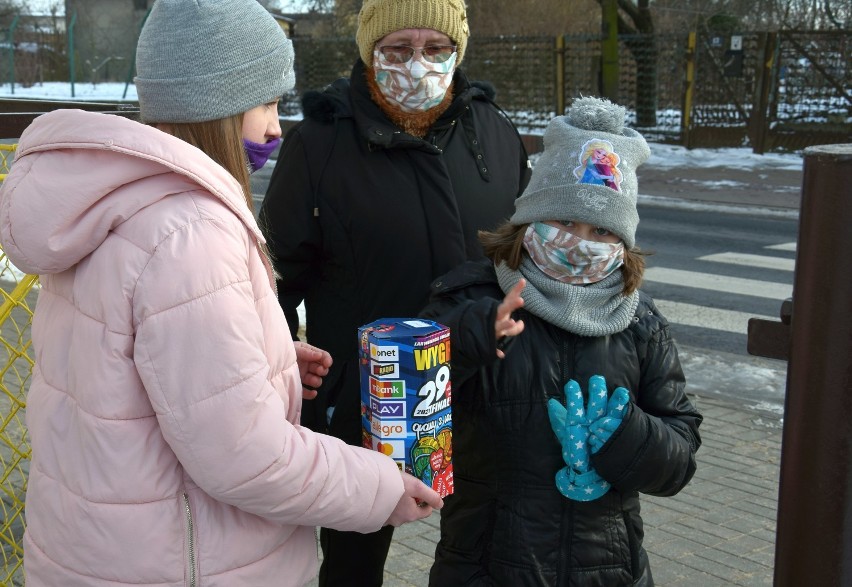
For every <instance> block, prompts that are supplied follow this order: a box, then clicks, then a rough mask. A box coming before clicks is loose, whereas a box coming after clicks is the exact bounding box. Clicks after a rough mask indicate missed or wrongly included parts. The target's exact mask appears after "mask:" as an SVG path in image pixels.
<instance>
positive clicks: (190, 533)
mask: <svg viewBox="0 0 852 587" xmlns="http://www.w3.org/2000/svg"><path fill="white" fill-rule="evenodd" d="M182 497H183V510H184V516H185V518H186V552H187V556H188V557H189V561H188V563H189V587H196V579H195V528H194V526H193V523H192V509H190V507H189V496H188V495H187V494H186V492H185V491H184V492H183V494H182Z"/></svg>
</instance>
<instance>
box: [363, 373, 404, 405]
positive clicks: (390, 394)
mask: <svg viewBox="0 0 852 587" xmlns="http://www.w3.org/2000/svg"><path fill="white" fill-rule="evenodd" d="M370 395H372V396H374V397H377V398H379V399H402V400H404V399H405V381H402V380H397V381H379V380H378V379H374V378H372V377H370Z"/></svg>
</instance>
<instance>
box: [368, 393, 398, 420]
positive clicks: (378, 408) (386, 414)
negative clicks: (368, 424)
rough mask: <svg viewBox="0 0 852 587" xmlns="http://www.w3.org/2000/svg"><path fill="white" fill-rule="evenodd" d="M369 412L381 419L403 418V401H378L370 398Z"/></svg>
mask: <svg viewBox="0 0 852 587" xmlns="http://www.w3.org/2000/svg"><path fill="white" fill-rule="evenodd" d="M370 411H371V412H373V413H374V414H376V415H377V416H379V417H381V418H405V401H399V402H389V401H379V400H377V399H376V398H374V397H371V398H370Z"/></svg>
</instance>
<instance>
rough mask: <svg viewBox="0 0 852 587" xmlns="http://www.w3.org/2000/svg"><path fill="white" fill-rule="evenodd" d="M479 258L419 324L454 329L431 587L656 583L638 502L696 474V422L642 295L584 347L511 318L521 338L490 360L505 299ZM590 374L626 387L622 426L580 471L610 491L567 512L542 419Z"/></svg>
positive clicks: (548, 328) (540, 325)
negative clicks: (449, 487)
mask: <svg viewBox="0 0 852 587" xmlns="http://www.w3.org/2000/svg"><path fill="white" fill-rule="evenodd" d="M503 295H504V294H503V292H502V291H501V289H500V287H499V285H498V283H497V280H496V275H495V272H494V268H493V265H492V264H491V262H489V261H484V262H479V263H467V264H465V265H463V266H461V267H459V268H458V269H456V270H454V271H453V272H450V273H449V274H447V275H445V276H443V277H442V278H440V279H439V280H437V281H436V282H435V284H434V285H433V297H432V302H431V303H430V304H429V306H427V308H426V309H425V310H424V312H423V316H424V317H428V318H431V319H434V320H437V321H439V322H441V323H443V324H445V325H447V326H449V327H450V328H451V348H452V357H451V365H452V409H453V411H452V413H453V443H452V444H453V462H454V464H453V467H454V477H455V492H454V494H453V495H450V496H448V497H447V498H446V499H445V505H444V508H443V509H442V510H441V538H440V542H439V544H438V547H437V550H436V556H435V563H434V566H433V567H432V570H431V576H430V585H432V586H433V587H444V586H447V585H453V586H461V585H479V586H486V585H488V586H491V585H502V586H506V587H510V586H511V587H523V586H527V585H529V586H532V585H535V586H545V585H546V586H552V587H555V586H572V587H573V586H578V587H580V586H582V587H619V586H623V585H639V586H643V587H647V586H649V585H653V579H652V576H651V571H650V568H649V564H648V556H647V554H646V552H645V550H644V549H643V547H642V538H643V529H642V519H641V517H640V513H639V510H640V504H639V493H647V494H650V495H656V496H668V495H674V494H676V493H677V492H679V491H680V490H681V489H682V488H683V487H684V486H685V485H686V484H687V483H688V482H689V481H690V479H691V478H692V476H693V474H694V473H695V469H696V463H695V452H696V450H698V447H699V446H700V443H701V439H700V436H699V433H698V427H699V425H700V423H701V419H702V418H701V415H700V414H699V413H698V411H697V410H696V409H695V407H693V405H692V403H691V402H690V401H689V399H688V398H687V396H686V394H685V393H684V385H685V382H684V377H683V372H682V370H681V367H680V362H679V360H678V356H677V351H676V349H675V345H674V344H673V342H672V339H671V337H670V336H669V329H668V325H667V322H666V320H665V318H664V317H663V316H661V315H660V313H659V312H658V311H657V309H656V307H655V306H654V303H653V301H652V300H651V298H650V297H648V296H647V295H645V294H640V303H639V307H638V309H637V310H636V314H635V316H634V318H633V321H632V323H631V324H630V326H629V327H628V328H626V329H625V330H623V331H621V332H618V333H616V334H611V335H608V336H600V337H582V336H578V335H575V334H572V333H570V332H567V331H565V330H563V329H561V328H558V327H556V326H554V325H553V324H550V323H548V322H546V321H544V320H542V319H540V318H538V317H537V316H534V315H532V314H530V313H529V312H526V311H525V310H523V309H521V310H519V311H518V312H517V315H516V318H521V319H523V321H524V323H525V329H524V331H523V332H522V333H521V334H520V335H519V336H517V337H515V339H513V341H512V343H511V344H510V345H509V346H508V347H507V349H506V352H507V355H506V358H505V359H503V360H500V359H497V358H496V355H495V344H496V341H495V335H494V319H495V315H496V309H497V305H498V304H499V303H500V301H501V300H502V298H503ZM592 375H603V376H604V377H605V378H606V382H607V387H608V389H609V391H610V393H612V390H614V389H615V388H616V387H617V386H623V387H625V388H627V389H628V390H629V391H630V397H631V403H630V408H629V410H628V413H627V414H626V415H625V417H624V420H623V422H622V424H621V426H620V427H619V428H618V429H617V430H616V431H615V433H614V434H613V436H612V437H611V438H610V440H609V441H608V442H607V443H606V444H605V445H604V446H603V447H602V448H601V450H600V451H599V452H598V453H596V454H593V455H592V457H591V463H592V465H593V467H594V468H595V469H596V470H597V471H598V473H600V475H601V476H602V477H603V478H604V479H606V480H607V481H609V482H610V483H611V484H612V489H611V490H610V491H609V492H608V493H606V494H605V495H604V496H603V497H601V498H599V499H597V500H595V501H591V502H585V503H583V502H577V501H572V500H570V499H567V498H565V497H563V496H562V495H561V494H560V493H559V492H558V490H557V489H556V485H555V482H554V476H555V474H556V472H557V471H558V470H559V469H560V468H562V467H563V466H565V463H564V462H563V460H562V455H561V447H560V445H559V442H558V441H557V439H556V437H555V435H554V433H553V431H552V429H551V426H550V422H549V419H548V415H547V400H548V399H549V398H558V399H559V400H560V401H563V403H564V400H563V395H562V388H563V385H564V384H565V383H566V382H567V381H568V380H569V379H574V380H576V381H577V382H579V383H580V387H581V389H582V390H583V393H584V395H585V394H586V391H587V386H588V380H589V377H591V376H592Z"/></svg>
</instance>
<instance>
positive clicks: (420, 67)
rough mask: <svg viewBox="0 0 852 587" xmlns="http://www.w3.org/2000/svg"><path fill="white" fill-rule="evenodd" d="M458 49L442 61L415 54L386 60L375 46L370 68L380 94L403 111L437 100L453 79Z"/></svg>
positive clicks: (423, 107) (432, 104) (425, 106)
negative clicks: (399, 59) (402, 59)
mask: <svg viewBox="0 0 852 587" xmlns="http://www.w3.org/2000/svg"><path fill="white" fill-rule="evenodd" d="M457 57H458V53H455V52H454V53H453V54H452V56H451V57H450V58H449V59H447V60H446V61H444V62H442V63H430V62H428V61H425V60H424V59H423V58H422V57H421V56H419V55H418V56H415V57H412V58H411V59H409V60H408V61H406V62H404V63H391V62H389V61H388V60H387V59H386V58H385V57H384V55H382V53H381V51H379V50H378V49H377V50H376V51H374V52H373V70H374V71H375V72H376V83H377V85H378V86H379V90H380V91H381V92H382V95H383V96H384V97H385V98H387V99H388V100H390V101H392V102H394V103H396V104H398V105H399V107H400V108H402V110H404V111H405V112H424V111H426V110H429V109H430V108H433V107H435V106H437V105H438V104H440V103H441V100H443V99H444V95H446V93H447V90H448V89H449V87H450V84H451V83H452V81H453V72H454V71H455V66H456V58H457Z"/></svg>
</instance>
